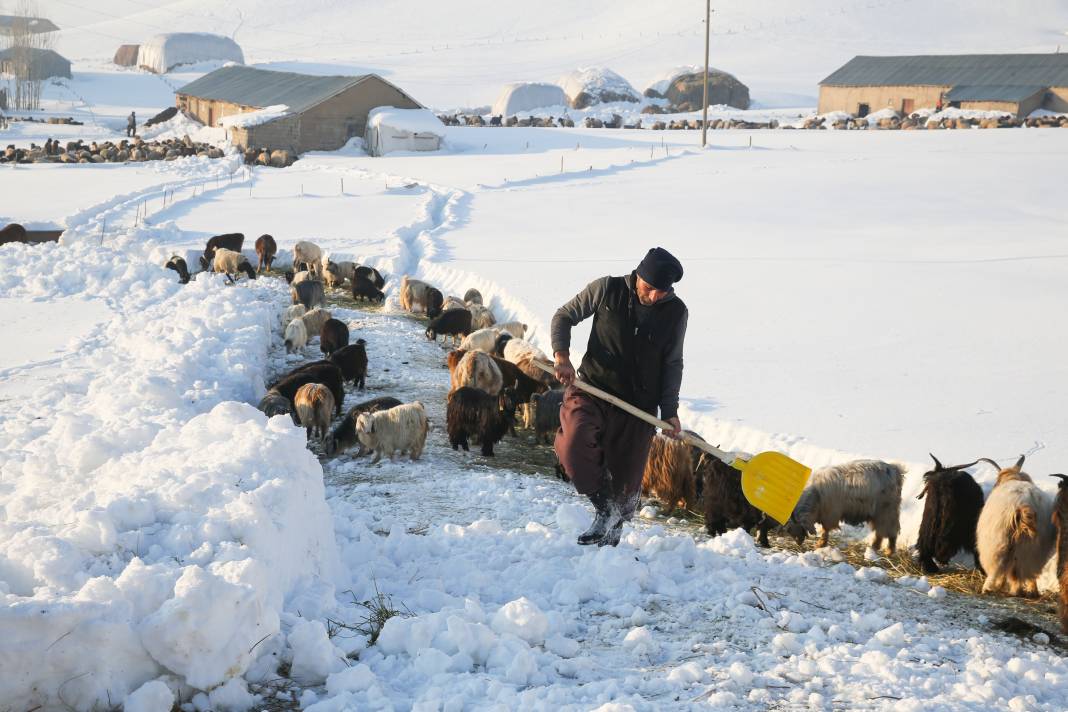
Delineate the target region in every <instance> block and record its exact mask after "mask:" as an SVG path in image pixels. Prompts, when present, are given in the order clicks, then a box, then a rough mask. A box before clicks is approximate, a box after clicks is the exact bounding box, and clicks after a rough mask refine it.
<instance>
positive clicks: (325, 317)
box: [301, 307, 333, 339]
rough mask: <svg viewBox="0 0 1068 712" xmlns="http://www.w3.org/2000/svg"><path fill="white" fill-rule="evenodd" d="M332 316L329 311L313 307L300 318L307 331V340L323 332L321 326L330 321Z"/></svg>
mask: <svg viewBox="0 0 1068 712" xmlns="http://www.w3.org/2000/svg"><path fill="white" fill-rule="evenodd" d="M332 317H333V314H331V313H330V311H329V310H327V309H323V308H322V307H315V308H314V309H312V310H311V311H310V312H308V313H307V314H305V315H304V316H302V317H301V319H302V320H303V321H304V328H305V329H307V330H308V338H309V339H310V338H312V337H314V336H318V335H319V332H321V331H322V330H323V324H325V323H326V322H328V321H330V319H331V318H332Z"/></svg>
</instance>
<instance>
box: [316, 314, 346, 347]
mask: <svg viewBox="0 0 1068 712" xmlns="http://www.w3.org/2000/svg"><path fill="white" fill-rule="evenodd" d="M348 345H349V327H348V325H347V324H345V322H343V321H341V320H340V319H332V318H331V319H327V320H326V323H325V324H323V328H322V329H321V330H320V331H319V350H320V351H322V352H323V353H324V354H326V355H327V356H329V355H330V354H332V353H334V352H335V351H337V350H338V349H342V348H345V347H346V346H348Z"/></svg>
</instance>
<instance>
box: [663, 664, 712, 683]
mask: <svg viewBox="0 0 1068 712" xmlns="http://www.w3.org/2000/svg"><path fill="white" fill-rule="evenodd" d="M704 675H705V671H704V670H702V669H701V666H700V665H698V664H697V663H695V662H689V663H684V664H683V665H680V666H679V667H677V668H675V669H674V670H672V671H671V672H669V673H668V677H667V679H668V682H674V683H678V684H681V685H692V684H693V683H695V682H700V681H701V679H702V678H703V677H704Z"/></svg>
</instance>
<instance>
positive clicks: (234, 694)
mask: <svg viewBox="0 0 1068 712" xmlns="http://www.w3.org/2000/svg"><path fill="white" fill-rule="evenodd" d="M208 700H209V702H210V703H211V708H212V709H213V710H231V711H232V712H243V710H247V709H249V708H250V707H252V706H253V705H254V704H256V696H255V695H253V694H252V693H251V692H249V691H248V685H246V684H245V681H244V680H243V679H241V678H240V677H232V678H230V679H229V680H227V681H226V684H224V685H219V686H218V687H216V688H215V689H214V690H212V691H211V692H210V693H209V694H208Z"/></svg>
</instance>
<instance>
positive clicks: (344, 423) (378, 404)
mask: <svg viewBox="0 0 1068 712" xmlns="http://www.w3.org/2000/svg"><path fill="white" fill-rule="evenodd" d="M398 405H401V402H400V401H399V400H397V399H396V398H390V397H389V396H383V397H381V398H372V399H371V400H367V401H364V402H363V403H357V404H356V405H354V406H352V407H351V408H349V412H348V413H346V414H345V417H344V418H342V420H341V422H340V423H338V424H337V427H335V428H334V430H333V432H331V433H330V435H329V437H327V438H326V440H325V441H323V452H325V453H326V454H327V455H331V456H332V455H335V454H337V453H339V452H344V451H345V450H348V449H349V448H351V447H353V446H355V445H359V444H360V440H359V438H357V437H356V419H357V418H358V417H360V413H377V412H378V411H380V410H388V409H390V408H395V407H397V406H398ZM357 454H359V455H362V454H363V446H360V451H359V453H357Z"/></svg>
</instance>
